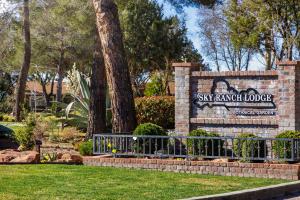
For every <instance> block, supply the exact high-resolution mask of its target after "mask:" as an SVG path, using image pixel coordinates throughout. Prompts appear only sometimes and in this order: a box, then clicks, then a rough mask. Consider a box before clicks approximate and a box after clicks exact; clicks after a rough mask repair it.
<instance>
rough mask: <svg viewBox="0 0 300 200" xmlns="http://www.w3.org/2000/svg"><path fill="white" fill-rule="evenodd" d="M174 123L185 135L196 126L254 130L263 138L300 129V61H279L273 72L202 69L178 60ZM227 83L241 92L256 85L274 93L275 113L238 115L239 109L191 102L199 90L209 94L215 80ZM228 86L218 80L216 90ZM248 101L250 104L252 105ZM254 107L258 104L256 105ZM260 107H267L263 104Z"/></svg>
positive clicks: (230, 131) (236, 131) (224, 131)
mask: <svg viewBox="0 0 300 200" xmlns="http://www.w3.org/2000/svg"><path fill="white" fill-rule="evenodd" d="M174 67H175V99H176V103H175V106H176V107H175V119H176V120H175V124H176V132H177V134H179V135H186V134H187V133H188V132H189V131H191V130H193V129H199V128H201V129H205V130H208V131H211V132H218V133H220V134H221V135H237V134H239V133H255V134H258V135H259V136H263V137H274V136H276V135H277V134H278V133H279V132H282V131H284V130H299V128H300V105H298V104H300V91H299V90H300V89H299V88H300V83H299V78H300V61H287V62H281V63H278V69H277V70H270V71H241V72H239V71H235V72H233V71H228V72H206V71H200V70H199V69H197V68H198V66H197V65H196V64H192V63H175V64H174ZM216 78H218V79H223V80H226V82H227V83H228V84H229V85H230V86H231V87H233V88H234V89H236V90H238V91H242V90H247V89H249V88H253V89H255V90H256V91H258V92H259V93H260V94H272V95H273V97H274V99H273V101H274V103H275V105H276V108H272V109H265V110H267V111H274V113H276V114H275V115H252V116H243V115H237V114H236V113H237V112H238V111H239V110H246V111H251V110H252V109H251V108H248V109H241V108H232V109H230V110H228V109H226V108H225V107H205V108H203V109H199V108H198V107H197V106H195V105H194V104H193V103H192V99H193V95H194V94H196V93H210V92H211V89H212V86H213V81H214V80H215V79H216ZM227 89H228V85H227V84H226V83H222V82H220V83H218V84H217V88H216V89H215V90H214V91H215V92H217V93H226V92H227ZM251 105H252V104H251V103H247V106H251ZM252 106H255V105H254V104H253V105H252ZM260 106H265V104H264V103H262V104H261V105H260Z"/></svg>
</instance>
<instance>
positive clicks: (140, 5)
mask: <svg viewBox="0 0 300 200" xmlns="http://www.w3.org/2000/svg"><path fill="white" fill-rule="evenodd" d="M118 2H119V1H118ZM119 4H120V8H121V12H120V21H121V26H122V30H123V34H124V47H125V50H126V54H127V59H128V64H129V69H130V75H131V79H132V85H133V87H134V91H135V94H136V95H137V96H141V95H142V94H141V91H140V90H139V88H142V87H143V86H144V85H145V84H146V82H147V81H148V80H149V78H150V76H151V74H152V72H154V71H156V70H161V71H164V73H165V76H166V78H165V80H166V81H168V80H169V79H170V77H171V75H172V69H171V66H170V65H171V63H172V62H173V61H189V62H192V61H196V62H200V60H201V56H200V54H199V53H198V52H197V51H196V50H195V48H194V47H193V45H192V43H191V42H190V41H189V40H188V38H187V29H186V27H185V25H184V23H181V22H180V21H179V19H178V18H177V17H176V16H173V17H167V18H166V17H164V16H163V12H162V7H161V6H159V5H158V3H156V2H155V1H151V0H129V1H126V2H124V1H121V2H119Z"/></svg>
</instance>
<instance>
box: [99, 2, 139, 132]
mask: <svg viewBox="0 0 300 200" xmlns="http://www.w3.org/2000/svg"><path fill="white" fill-rule="evenodd" d="M93 3H94V8H95V11H96V16H97V26H98V32H99V36H100V40H101V43H102V52H103V57H104V62H105V66H106V74H107V82H108V85H109V92H110V96H111V101H112V102H111V103H112V115H113V119H112V126H113V132H131V131H133V130H134V128H135V126H136V117H135V108H134V99H133V92H132V88H131V82H130V76H129V69H128V63H127V60H126V57H125V51H124V45H123V36H122V31H121V27H120V21H119V16H118V9H117V6H116V4H115V3H114V2H113V0H93Z"/></svg>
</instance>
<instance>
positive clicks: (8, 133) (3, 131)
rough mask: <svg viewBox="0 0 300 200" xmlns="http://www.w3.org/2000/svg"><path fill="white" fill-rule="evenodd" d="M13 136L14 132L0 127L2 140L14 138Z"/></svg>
mask: <svg viewBox="0 0 300 200" xmlns="http://www.w3.org/2000/svg"><path fill="white" fill-rule="evenodd" d="M12 136H13V130H12V129H10V128H8V127H6V126H2V125H0V138H12Z"/></svg>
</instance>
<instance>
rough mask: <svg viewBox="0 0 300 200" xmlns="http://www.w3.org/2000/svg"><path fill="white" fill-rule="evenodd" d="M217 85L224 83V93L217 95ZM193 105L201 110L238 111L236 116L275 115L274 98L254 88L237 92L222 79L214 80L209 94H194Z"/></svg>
mask: <svg viewBox="0 0 300 200" xmlns="http://www.w3.org/2000/svg"><path fill="white" fill-rule="evenodd" d="M218 83H224V84H225V86H226V88H225V92H224V93H217V87H218ZM193 104H194V105H195V106H196V107H197V108H199V109H201V110H203V109H204V108H205V107H208V108H213V107H224V108H226V109H227V110H228V111H230V110H231V109H238V111H236V113H235V114H236V115H245V116H249V115H250V116H251V115H276V112H275V111H274V109H276V105H275V103H274V96H273V95H272V94H260V93H259V92H258V91H257V90H256V89H254V88H248V89H246V90H241V91H238V90H237V89H235V88H234V87H232V86H230V84H229V83H228V81H226V80H225V79H223V78H215V79H214V80H213V86H212V88H211V92H210V93H194V94H193Z"/></svg>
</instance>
